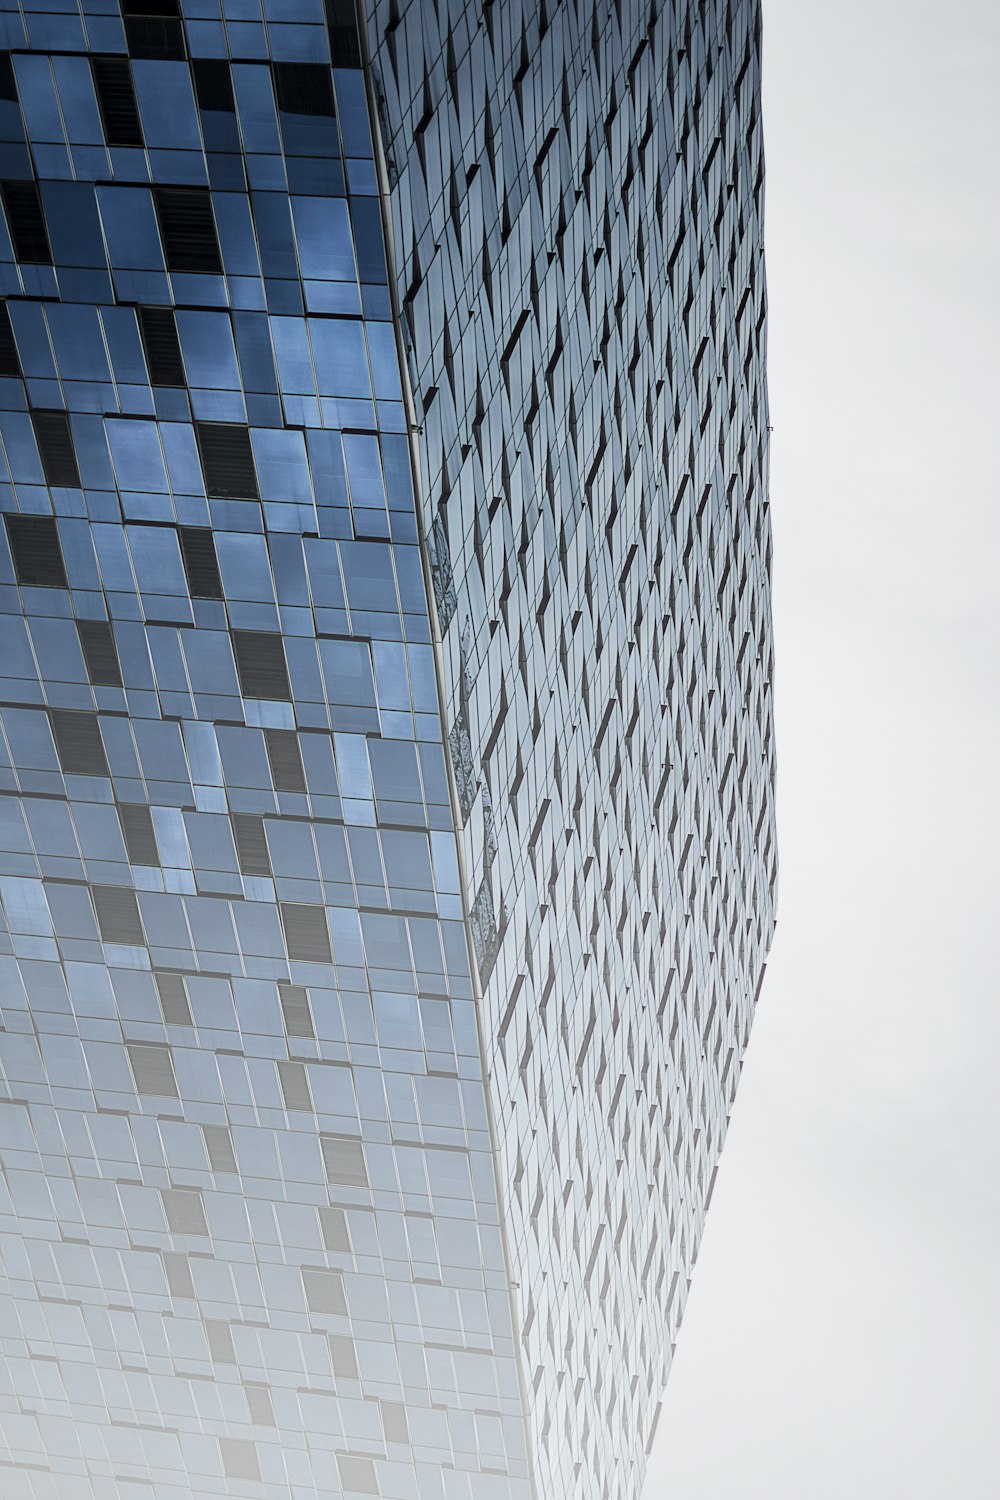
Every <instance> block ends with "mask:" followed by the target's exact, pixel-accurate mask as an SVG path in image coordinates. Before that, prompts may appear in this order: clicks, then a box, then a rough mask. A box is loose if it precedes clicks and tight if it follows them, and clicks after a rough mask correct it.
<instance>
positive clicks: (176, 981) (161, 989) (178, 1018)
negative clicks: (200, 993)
mask: <svg viewBox="0 0 1000 1500" xmlns="http://www.w3.org/2000/svg"><path fill="white" fill-rule="evenodd" d="M153 978H154V979H155V980H156V989H157V993H158V994H159V996H160V1009H161V1010H162V1011H163V1019H164V1021H166V1023H167V1025H168V1026H193V1025H194V1022H193V1021H192V1019H191V1007H190V1006H189V1005H188V997H187V990H186V989H185V988H184V976H183V974H166V973H160V972H159V970H158V971H157V972H156V973H155V974H154V975H153Z"/></svg>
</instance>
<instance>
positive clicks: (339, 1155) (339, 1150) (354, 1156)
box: [320, 1135, 368, 1187]
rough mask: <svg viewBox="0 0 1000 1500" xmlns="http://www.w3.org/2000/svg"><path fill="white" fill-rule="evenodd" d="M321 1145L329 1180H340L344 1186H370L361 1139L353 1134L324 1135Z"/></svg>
mask: <svg viewBox="0 0 1000 1500" xmlns="http://www.w3.org/2000/svg"><path fill="white" fill-rule="evenodd" d="M320 1146H321V1147H322V1150H323V1161H324V1163H325V1164H326V1176H327V1181H328V1182H339V1183H341V1184H342V1185H343V1186H344V1187H368V1166H367V1163H366V1162H365V1152H364V1147H363V1146H362V1144H361V1142H360V1141H359V1140H356V1139H355V1138H354V1137H352V1136H341V1135H324V1136H321V1137H320Z"/></svg>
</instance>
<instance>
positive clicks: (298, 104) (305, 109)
mask: <svg viewBox="0 0 1000 1500" xmlns="http://www.w3.org/2000/svg"><path fill="white" fill-rule="evenodd" d="M274 91H275V93H276V95H277V98H278V108H279V109H281V110H284V111H285V113H286V114H289V115H329V116H331V117H332V116H333V114H334V107H333V84H332V82H331V80H330V69H329V68H327V67H325V66H324V65H323V64H321V63H294V62H278V63H275V64H274Z"/></svg>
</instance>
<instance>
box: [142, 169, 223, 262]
mask: <svg viewBox="0 0 1000 1500" xmlns="http://www.w3.org/2000/svg"><path fill="white" fill-rule="evenodd" d="M154 193H155V198H156V213H157V217H158V218H159V221H160V235H161V238H162V240H163V250H164V253H165V255H166V257H167V268H168V270H171V271H204V272H206V273H207V274H208V275H210V276H217V275H218V274H219V273H220V272H221V270H222V258H221V256H220V255H219V241H218V238H217V236H216V233H215V219H214V218H213V216H212V197H211V194H210V193H209V191H208V189H207V188H173V187H171V188H165V187H158V188H156V189H155V190H154Z"/></svg>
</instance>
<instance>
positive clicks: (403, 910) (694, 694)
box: [0, 0, 774, 1500]
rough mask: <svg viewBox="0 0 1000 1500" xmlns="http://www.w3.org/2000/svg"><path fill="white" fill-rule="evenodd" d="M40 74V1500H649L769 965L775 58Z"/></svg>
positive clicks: (24, 878)
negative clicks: (767, 378)
mask: <svg viewBox="0 0 1000 1500" xmlns="http://www.w3.org/2000/svg"><path fill="white" fill-rule="evenodd" d="M0 49H2V50H0V210H2V213H0V281H2V284H0V511H2V513H3V523H4V524H3V526H2V527H0V676H2V678H3V682H2V684H0V1181H2V1184H3V1192H2V1194H0V1237H2V1238H0V1471H2V1474H0V1493H2V1494H3V1496H4V1497H5V1500H6V1497H7V1495H8V1494H9V1495H10V1496H11V1500H63V1497H64V1496H67V1497H68V1496H70V1495H72V1496H73V1497H74V1500H77V1497H79V1500H139V1497H147V1500H148V1497H151V1496H153V1497H155V1500H209V1497H212V1500H218V1497H219V1496H228V1497H231V1500H304V1497H315V1500H327V1497H329V1500H334V1497H336V1500H357V1497H358V1496H365V1495H384V1496H386V1497H395V1500H402V1497H408V1500H409V1497H416V1496H419V1497H420V1500H539V1497H541V1496H545V1497H549V1496H552V1497H553V1500H597V1497H601V1500H632V1497H633V1496H635V1495H636V1494H637V1493H638V1491H639V1488H640V1485H641V1477H642V1464H643V1453H644V1451H645V1448H646V1446H647V1444H648V1442H649V1440H650V1438H651V1434H652V1430H653V1427H654V1425H655V1412H656V1404H657V1400H658V1397H659V1392H660V1388H661V1385H662V1381H663V1379H664V1378H665V1374H666V1369H667V1365H668V1361H669V1352H670V1348H671V1345H672V1342H673V1339H674V1337H675V1336H676V1330H677V1324H678V1320H679V1317H680V1313H681V1310H682V1307H683V1301H684V1294H685V1289H686V1285H687V1278H688V1276H689V1274H690V1270H691V1265H692V1261H693V1257H694V1253H695V1249H696V1246H697V1241H698V1236H699V1233H700V1228H701V1222H702V1216H703V1213H704V1206H705V1202H706V1199H707V1196H708V1193H709V1191H710V1184H711V1178H712V1172H713V1170H714V1165H715V1161H716V1158H717V1155H718V1151H719V1149H720V1146H721V1140H722V1135H723V1131H724V1126H725V1119H726V1115H727V1112H728V1107H729V1104H730V1102H731V1099H732V1095H733V1090H734V1088H735V1085H736V1080H737V1077H738V1073H739V1067H740V1060H741V1057H742V1053H743V1049H744V1047H745V1044H746V1039H747V1032H748V1028H749V1023H750V1018H751V1013H752V1008H753V1000H754V997H755V994H756V989H757V987H758V984H759V979H760V974H761V970H762V964H763V959H764V955H765V953H766V949H767V944H768V941H769V938H770V932H771V924H772V915H773V882H774V845H773V804H772V788H771V776H772V755H773V752H772V746H771V718H770V679H771V665H770V660H771V657H770V632H769V596H768V564H769V536H768V518H767V500H766V483H767V473H766V462H767V453H766V395H765V390H764V379H763V340H764V324H765V302H764V285H763V274H762V264H761V253H760V242H761V219H760V214H761V203H760V200H761V190H762V180H763V178H762V160H761V147H760V122H759V36H758V18H757V14H756V5H755V4H754V3H752V0H708V3H707V4H701V5H697V6H696V5H694V4H692V3H690V0H666V3H663V4H660V3H656V4H653V5H650V4H648V3H646V0H641V3H640V0H623V3H622V4H618V5H613V6H608V5H606V4H604V3H599V0H581V3H577V0H553V3H550V4H546V5H540V6H522V5H519V4H516V3H513V0H493V3H491V4H487V5H483V6H482V7H480V8H473V7H471V6H469V5H467V4H466V3H465V0H441V3H439V4H436V5H427V4H421V3H419V0H409V3H408V4H407V3H396V0H369V3H368V6H367V11H364V9H362V12H361V13H360V16H359V12H358V11H357V10H356V9H355V5H354V0H324V3H319V0H316V3H313V0H292V3H291V4H288V5H283V6H274V5H268V6H265V7H264V8H263V11H261V10H260V9H256V10H255V9H254V8H253V7H250V8H248V7H246V6H245V5H243V6H241V5H238V4H236V3H235V0H224V3H223V6H222V10H221V11H215V12H212V11H211V8H210V7H209V8H207V9H206V8H205V7H201V8H199V7H196V6H195V7H192V6H185V7H181V6H180V5H179V4H178V3H176V0H120V5H119V4H116V3H112V4H111V5H110V7H109V6H108V5H107V4H104V5H97V4H92V3H91V0H84V4H83V7H82V8H81V9H77V8H74V7H72V6H70V7H66V6H62V7H53V6H51V5H49V4H48V3H47V0H45V3H43V0H25V3H24V4H23V5H22V7H21V8H20V9H8V10H7V11H5V12H4V13H3V28H2V36H0ZM386 230H388V235H389V240H388V244H387V240H386ZM401 361H402V362H403V363H405V365H406V366H407V368H406V369H405V372H404V371H403V370H402V369H401ZM415 480H416V481H418V482H417V483H416V484H415ZM425 578H427V579H428V580H429V586H430V590H431V597H428V593H427V590H426V589H425V582H424V580H425Z"/></svg>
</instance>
